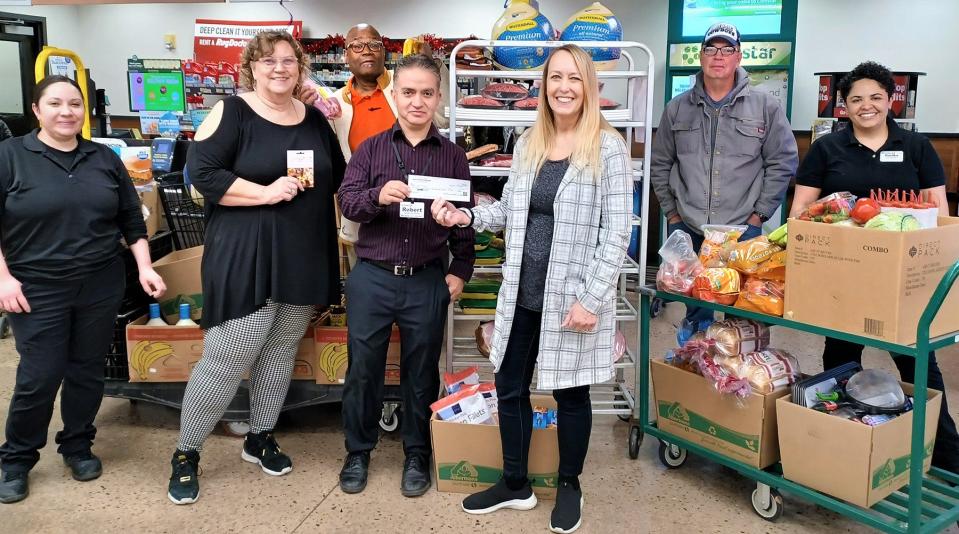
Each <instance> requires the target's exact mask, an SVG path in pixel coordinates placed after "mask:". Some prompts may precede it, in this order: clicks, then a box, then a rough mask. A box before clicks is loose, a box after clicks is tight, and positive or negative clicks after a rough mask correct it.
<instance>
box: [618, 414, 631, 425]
mask: <svg viewBox="0 0 959 534" xmlns="http://www.w3.org/2000/svg"><path fill="white" fill-rule="evenodd" d="M616 417H619V420H620V421H622V422H624V423H628V422H630V421H632V420H633V415H632V414H629V415H624V414H618V415H617V416H616Z"/></svg>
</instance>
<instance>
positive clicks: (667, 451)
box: [659, 440, 686, 469]
mask: <svg viewBox="0 0 959 534" xmlns="http://www.w3.org/2000/svg"><path fill="white" fill-rule="evenodd" d="M659 461H660V462H662V463H663V465H665V466H666V467H668V468H670V469H676V468H677V467H680V466H682V465H683V464H684V463H686V449H684V448H682V447H680V446H679V445H673V444H672V443H666V442H665V441H662V440H660V442H659Z"/></svg>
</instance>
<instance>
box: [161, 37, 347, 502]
mask: <svg viewBox="0 0 959 534" xmlns="http://www.w3.org/2000/svg"><path fill="white" fill-rule="evenodd" d="M306 62H307V59H306V56H305V55H304V53H303V50H302V49H301V48H300V45H299V43H297V42H296V41H295V40H294V39H293V37H292V36H290V35H289V34H288V33H286V32H262V33H260V34H258V35H257V36H256V37H255V38H254V39H252V40H251V41H250V43H249V44H248V46H247V47H246V49H245V50H244V52H243V57H242V65H241V85H244V86H245V87H246V88H248V89H251V91H250V92H248V93H245V94H243V95H241V96H237V97H231V98H227V99H225V100H224V101H222V102H220V103H218V104H217V105H216V106H214V108H213V110H212V111H211V113H210V115H209V116H208V117H207V119H206V120H205V121H204V123H203V124H202V125H201V127H200V129H199V131H198V132H197V136H196V139H197V142H196V144H195V145H194V146H193V147H192V149H191V151H190V155H189V157H188V163H187V170H188V174H189V176H190V178H191V180H192V182H193V185H194V186H195V187H196V188H197V190H199V192H200V193H202V194H203V197H204V202H205V211H206V220H207V227H206V242H205V248H204V251H203V264H202V275H203V320H202V323H201V326H202V327H203V328H205V329H206V333H205V336H204V349H203V358H202V359H201V360H200V362H199V363H198V364H197V366H196V367H195V368H194V369H193V372H192V374H191V376H190V382H189V383H188V384H187V388H186V392H185V393H184V398H183V410H182V414H181V420H180V438H179V441H178V443H177V450H176V452H175V453H174V455H173V460H172V464H173V473H172V475H171V477H170V484H169V492H168V496H169V498H170V500H171V501H173V502H174V503H176V504H188V503H192V502H195V501H196V499H197V498H198V496H199V484H198V482H197V465H198V463H199V451H200V448H201V447H202V444H203V441H204V440H205V439H206V437H207V436H208V435H209V433H210V432H211V431H212V429H213V427H214V426H215V425H216V423H217V422H218V421H219V420H220V418H221V417H222V416H223V414H224V412H225V411H226V408H227V406H228V405H229V403H230V401H231V400H232V398H233V396H234V395H235V393H236V390H237V387H238V386H239V383H240V380H241V378H242V377H243V375H244V374H245V373H247V372H249V376H250V427H251V428H250V433H249V434H247V436H246V439H245V441H244V446H243V451H242V453H241V456H242V458H243V459H244V460H246V461H248V462H252V463H256V464H258V465H260V466H261V468H262V469H263V471H264V472H266V473H267V474H269V475H284V474H286V473H288V472H290V470H291V469H292V468H293V464H292V462H291V460H290V458H289V457H288V456H287V455H286V454H284V453H283V452H282V451H281V450H280V448H279V446H278V445H277V443H276V440H275V439H274V438H273V426H274V425H275V424H276V420H277V417H278V416H279V412H280V408H281V407H282V406H283V400H284V398H285V397H286V392H287V389H288V388H289V384H290V377H291V376H292V372H293V364H294V360H295V356H296V349H297V346H298V345H299V342H300V340H301V339H302V337H303V334H304V332H305V331H306V328H307V326H308V325H309V322H310V320H311V318H312V317H313V314H314V306H315V305H325V304H330V303H335V302H338V301H339V273H338V268H337V250H336V225H335V221H334V208H333V194H334V192H335V191H336V190H337V188H338V187H339V185H340V181H341V179H342V177H343V171H344V169H345V167H346V164H345V163H344V160H343V154H342V153H341V151H340V148H339V143H338V142H337V141H336V137H335V136H334V134H333V131H332V129H331V128H330V126H329V124H328V123H327V122H326V119H325V118H324V117H323V115H322V114H321V113H320V112H319V111H317V110H316V109H314V108H312V107H306V106H305V105H303V103H301V102H299V101H298V100H295V99H294V98H293V94H294V91H295V90H296V89H297V87H298V86H299V84H300V83H301V82H302V80H303V79H304V77H305V75H306ZM288 163H290V164H292V165H294V166H295V167H297V168H299V169H305V171H304V170H300V171H296V172H291V171H290V170H289V168H288ZM288 174H296V175H301V174H302V175H305V176H303V178H297V177H293V176H288ZM310 179H312V187H310V184H309V182H310Z"/></svg>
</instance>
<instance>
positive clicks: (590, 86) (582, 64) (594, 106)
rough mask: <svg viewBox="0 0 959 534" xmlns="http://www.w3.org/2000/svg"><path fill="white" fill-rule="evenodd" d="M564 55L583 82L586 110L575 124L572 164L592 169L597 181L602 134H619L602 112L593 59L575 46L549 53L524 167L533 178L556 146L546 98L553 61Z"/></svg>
mask: <svg viewBox="0 0 959 534" xmlns="http://www.w3.org/2000/svg"><path fill="white" fill-rule="evenodd" d="M561 51H565V52H567V53H569V54H570V55H571V56H573V62H574V63H575V64H576V70H578V71H579V74H580V77H581V78H582V80H583V106H582V108H580V115H579V121H578V122H577V123H576V139H577V143H576V148H575V149H574V150H573V153H572V154H570V158H569V159H570V164H571V165H574V166H576V167H579V168H581V169H587V168H589V169H592V174H593V178H594V180H595V179H596V177H598V176H599V175H600V174H601V173H602V162H601V161H600V147H601V145H602V132H603V131H608V132H611V133H617V132H616V130H615V129H614V128H613V127H612V126H610V124H609V123H608V122H607V121H606V118H605V117H603V114H602V113H600V110H599V81H598V78H597V76H596V68H595V67H594V66H593V59H592V58H591V57H590V56H589V54H587V53H586V52H585V51H584V50H583V49H582V48H580V47H579V46H576V45H574V44H565V45H563V46H560V47H557V48H556V49H554V50H553V51H552V53H550V55H549V58H547V59H546V64H545V65H543V84H542V86H541V87H540V90H539V108H538V111H537V112H536V122H535V123H534V124H533V127H532V128H530V130H529V131H528V132H526V133H525V134H524V135H523V137H524V138H525V141H526V146H525V147H524V150H523V155H522V156H521V158H522V162H523V164H524V166H525V167H527V168H530V167H531V168H533V170H534V175H537V174H539V169H540V167H542V165H543V162H544V161H546V158H547V156H548V155H549V152H550V150H552V148H553V145H554V143H555V142H556V121H555V119H554V118H553V110H552V108H550V107H549V101H548V99H547V97H546V95H547V91H548V90H549V69H550V64H552V62H553V58H555V57H556V54H558V53H559V52H561Z"/></svg>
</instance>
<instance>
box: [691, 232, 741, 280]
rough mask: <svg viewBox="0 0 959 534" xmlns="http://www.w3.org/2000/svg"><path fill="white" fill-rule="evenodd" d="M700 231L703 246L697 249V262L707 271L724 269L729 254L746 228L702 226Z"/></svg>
mask: <svg viewBox="0 0 959 534" xmlns="http://www.w3.org/2000/svg"><path fill="white" fill-rule="evenodd" d="M702 229H703V246H702V247H700V249H699V261H700V262H702V264H703V267H706V268H707V269H708V268H710V267H725V266H726V261H727V259H728V257H729V253H730V252H731V251H732V249H733V247H734V246H736V242H737V240H738V239H739V236H741V235H743V232H745V231H746V226H742V225H720V224H704V225H703V226H702Z"/></svg>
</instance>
